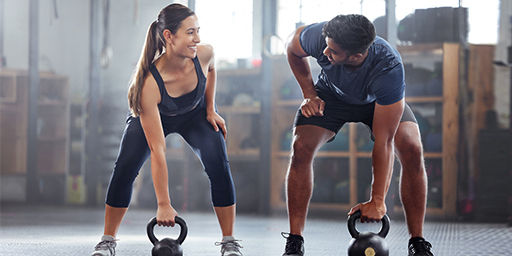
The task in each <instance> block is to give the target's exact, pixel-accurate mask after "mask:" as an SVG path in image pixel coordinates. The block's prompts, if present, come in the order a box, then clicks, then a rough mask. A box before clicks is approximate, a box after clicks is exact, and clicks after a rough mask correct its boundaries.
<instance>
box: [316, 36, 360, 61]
mask: <svg viewBox="0 0 512 256" xmlns="http://www.w3.org/2000/svg"><path fill="white" fill-rule="evenodd" d="M325 42H326V43H327V47H325V49H324V55H325V56H327V59H329V61H330V62H331V64H333V65H348V66H354V65H358V60H359V59H360V58H361V57H362V54H360V53H357V54H353V55H349V54H348V52H347V51H345V50H343V49H341V48H340V47H339V45H338V44H336V43H335V42H334V40H332V39H331V38H330V37H325Z"/></svg>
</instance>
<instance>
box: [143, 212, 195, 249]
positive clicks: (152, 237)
mask: <svg viewBox="0 0 512 256" xmlns="http://www.w3.org/2000/svg"><path fill="white" fill-rule="evenodd" d="M174 222H175V223H176V224H178V225H180V228H181V230H180V235H179V236H178V239H176V241H177V242H178V243H179V244H182V243H183V241H185V238H186V237H187V232H188V228H187V223H185V220H184V219H182V218H180V217H178V216H176V217H175V218H174ZM156 224H158V223H157V221H156V217H153V218H152V219H151V220H150V221H149V223H148V226H147V232H148V237H149V241H151V243H152V244H153V245H155V243H157V242H158V239H157V238H156V237H155V233H154V232H153V231H154V229H155V226H156Z"/></svg>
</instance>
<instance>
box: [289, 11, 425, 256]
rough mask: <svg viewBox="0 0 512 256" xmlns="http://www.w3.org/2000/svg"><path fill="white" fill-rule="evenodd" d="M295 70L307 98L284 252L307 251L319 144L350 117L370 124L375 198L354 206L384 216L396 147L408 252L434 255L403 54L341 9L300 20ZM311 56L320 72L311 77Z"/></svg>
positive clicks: (368, 215) (292, 49)
mask: <svg viewBox="0 0 512 256" xmlns="http://www.w3.org/2000/svg"><path fill="white" fill-rule="evenodd" d="M287 56H288V62H289V64H290V68H291V69H292V72H293V74H294V76H295V78H296V79H297V81H298V83H299V85H300V87H301V89H302V93H303V96H304V101H303V102H302V104H301V106H300V108H299V110H298V111H297V116H296V119H295V129H294V138H293V145H292V154H291V161H290V166H289V169H288V174H287V184H286V186H287V204H288V215H289V222H290V233H283V236H284V237H285V238H286V239H287V241H286V249H285V253H284V254H283V255H287V256H299V255H300V256H302V255H304V239H303V237H302V231H303V229H304V225H305V222H306V215H307V210H308V204H309V200H310V198H311V193H312V187H313V174H312V172H313V170H312V162H313V159H314V156H315V154H316V152H317V151H318V149H319V148H320V147H321V146H322V145H323V144H325V143H327V142H330V141H331V140H333V139H334V137H335V135H336V133H337V132H338V131H339V130H340V129H341V127H342V126H343V124H345V123H346V122H362V123H364V124H366V125H367V126H368V127H370V129H372V139H373V140H374V142H375V143H374V147H373V151H372V165H373V184H372V191H371V198H370V200H369V201H367V202H365V203H361V204H358V205H356V206H354V207H353V208H352V209H351V210H350V212H349V215H351V214H353V213H354V212H356V211H358V210H360V211H361V213H362V218H361V219H362V221H377V220H380V219H381V218H382V217H383V216H384V214H385V213H386V205H385V203H384V201H385V197H386V194H387V191H388V188H389V183H390V180H391V176H392V175H391V174H392V168H393V161H394V151H395V149H396V153H397V156H398V158H399V159H400V162H401V164H402V174H401V182H400V183H401V184H400V195H401V200H402V203H403V205H404V211H405V216H406V220H407V226H408V229H409V233H410V236H411V238H410V240H409V246H408V248H409V255H410V256H412V255H414V256H420V255H426V256H432V255H433V254H432V252H431V251H430V249H431V245H430V243H429V242H427V241H426V240H425V239H423V221H424V216H425V210H426V194H427V178H426V173H425V167H424V164H423V151H422V145H421V139H420V132H419V129H418V124H417V122H416V119H415V117H414V115H413V113H412V111H411V109H410V107H409V106H408V105H407V104H406V103H405V102H404V91H405V80H404V68H403V64H402V60H401V57H400V54H399V53H398V52H397V51H396V50H395V49H393V48H392V47H391V46H390V45H389V44H388V43H387V42H386V41H385V40H383V39H382V38H380V37H376V36H375V28H374V26H373V24H372V23H371V22H370V21H369V20H368V19H367V18H366V17H364V16H362V15H338V16H336V17H335V18H333V19H332V20H330V21H329V22H322V23H316V24H312V25H309V26H305V27H304V26H303V27H300V28H298V29H297V30H296V32H295V34H294V35H293V37H292V38H291V40H290V41H289V42H288V46H287ZM307 56H312V57H314V58H315V59H316V60H317V62H318V64H319V65H320V66H321V68H322V71H321V73H320V75H319V77H318V82H317V84H314V83H313V80H312V76H311V71H310V67H309V64H308V61H307V59H306V57H307Z"/></svg>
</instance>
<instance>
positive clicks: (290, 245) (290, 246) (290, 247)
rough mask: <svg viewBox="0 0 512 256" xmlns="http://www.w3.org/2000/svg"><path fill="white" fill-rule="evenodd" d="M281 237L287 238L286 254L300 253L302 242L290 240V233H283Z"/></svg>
mask: <svg viewBox="0 0 512 256" xmlns="http://www.w3.org/2000/svg"><path fill="white" fill-rule="evenodd" d="M281 236H283V237H284V238H286V247H285V249H284V251H285V254H295V253H299V250H300V247H301V245H302V241H301V240H300V239H296V238H290V233H286V232H281Z"/></svg>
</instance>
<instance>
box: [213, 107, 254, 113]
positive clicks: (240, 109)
mask: <svg viewBox="0 0 512 256" xmlns="http://www.w3.org/2000/svg"><path fill="white" fill-rule="evenodd" d="M219 112H221V113H223V114H260V113H261V107H260V106H222V107H219Z"/></svg>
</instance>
